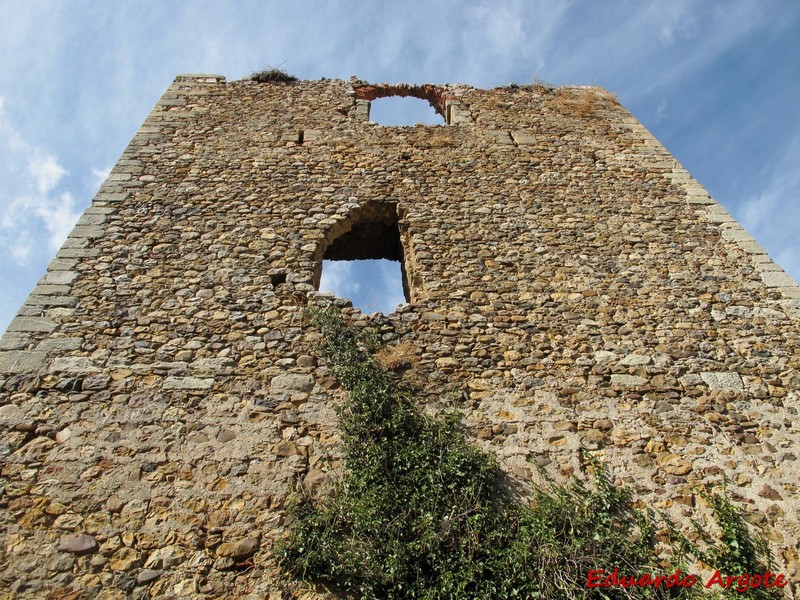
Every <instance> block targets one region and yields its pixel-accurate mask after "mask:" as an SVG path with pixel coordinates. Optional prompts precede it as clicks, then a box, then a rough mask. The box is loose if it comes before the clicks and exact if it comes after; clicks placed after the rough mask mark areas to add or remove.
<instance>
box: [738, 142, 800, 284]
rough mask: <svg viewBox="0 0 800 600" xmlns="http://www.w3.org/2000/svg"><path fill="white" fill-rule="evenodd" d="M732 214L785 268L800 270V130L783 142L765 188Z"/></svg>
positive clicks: (791, 271) (799, 271)
mask: <svg viewBox="0 0 800 600" xmlns="http://www.w3.org/2000/svg"><path fill="white" fill-rule="evenodd" d="M733 212H734V216H735V217H737V219H738V220H739V221H740V222H741V223H742V225H743V226H744V228H745V229H747V230H748V231H749V232H750V233H751V234H752V235H753V236H754V237H756V238H757V239H758V240H760V241H761V244H762V245H763V246H764V248H765V249H766V250H767V252H769V253H770V255H771V256H772V257H773V258H774V259H775V260H777V261H778V262H779V263H780V264H781V265H782V266H783V267H784V268H785V269H786V270H787V271H789V272H790V273H793V274H794V277H795V279H797V278H798V274H800V239H798V237H797V229H798V225H799V224H800V134H798V135H795V137H794V138H793V139H792V140H791V141H790V142H789V143H788V144H787V145H786V147H785V148H784V151H783V158H782V159H781V160H780V161H778V163H777V164H775V165H774V166H773V168H772V173H771V176H770V179H769V182H768V185H767V186H766V188H765V189H764V190H763V191H762V192H761V193H760V194H758V195H757V196H755V197H753V198H750V199H746V200H745V201H744V202H743V203H742V204H741V205H740V206H738V207H736V208H735V209H734V211H733Z"/></svg>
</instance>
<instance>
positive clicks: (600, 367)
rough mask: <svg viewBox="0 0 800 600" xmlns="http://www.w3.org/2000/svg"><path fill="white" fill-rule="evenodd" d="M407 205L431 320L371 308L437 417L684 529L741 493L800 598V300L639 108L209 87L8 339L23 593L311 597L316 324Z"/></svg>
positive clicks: (173, 94)
mask: <svg viewBox="0 0 800 600" xmlns="http://www.w3.org/2000/svg"><path fill="white" fill-rule="evenodd" d="M391 94H400V95H408V94H410V95H416V96H418V97H423V98H426V99H428V100H430V101H431V102H434V103H435V104H436V105H437V109H438V110H440V112H443V113H444V114H445V116H446V119H447V122H448V124H447V125H443V126H432V127H431V126H421V125H420V126H415V127H381V126H378V125H375V124H371V123H369V122H368V120H367V119H368V114H369V100H371V99H375V98H380V97H382V96H385V95H391ZM387 206H388V208H387ZM378 208H379V209H380V210H378ZM387 210H390V211H396V215H397V222H398V227H399V232H400V233H399V235H400V240H401V242H402V245H403V254H404V266H405V270H406V276H407V281H408V287H409V296H410V299H411V303H410V304H407V305H402V306H401V307H399V308H398V310H397V311H396V312H395V313H393V314H391V315H380V314H378V315H362V314H361V313H360V312H358V311H357V310H355V309H352V308H346V309H345V310H346V312H347V313H348V314H349V315H350V318H351V320H352V322H353V323H354V324H356V325H357V326H367V325H371V326H377V327H378V328H379V330H380V332H381V334H382V336H383V338H384V340H385V341H386V342H387V344H388V346H389V349H388V350H386V354H387V356H388V358H387V356H385V357H384V360H385V362H386V364H388V365H389V366H392V367H396V371H397V374H398V376H400V375H401V374H402V376H403V377H405V378H407V379H408V380H410V381H412V382H414V383H415V384H416V385H418V386H419V387H420V394H419V398H420V401H422V402H425V403H426V404H427V405H428V408H429V410H439V409H441V408H442V407H446V406H453V407H457V408H458V409H460V410H462V411H463V413H464V415H465V419H466V423H467V425H468V427H469V431H470V433H471V435H473V436H474V438H475V439H476V440H477V441H478V443H480V444H482V445H484V446H485V447H486V448H487V449H490V450H491V451H493V452H495V453H496V454H497V456H498V457H499V459H500V461H501V464H502V466H503V468H504V469H505V470H506V471H507V472H508V473H509V474H510V475H511V476H512V477H514V478H515V479H516V480H517V481H518V482H520V484H522V486H523V487H524V486H525V485H529V484H531V483H535V482H536V481H538V477H539V475H538V472H537V468H536V467H537V465H539V466H543V467H545V469H547V470H548V471H549V472H550V473H551V474H553V475H554V476H556V477H557V478H565V477H567V476H569V475H570V474H572V473H577V474H580V468H581V465H580V460H579V458H580V457H579V448H581V447H584V448H586V449H588V450H589V451H590V452H591V453H593V454H594V455H595V456H596V457H597V458H598V459H600V460H602V461H604V462H605V463H606V464H607V465H608V468H609V470H610V473H611V474H612V475H613V477H614V478H615V480H616V481H617V482H618V483H621V484H625V485H627V486H630V487H631V488H632V489H633V491H634V493H635V495H636V497H637V498H638V499H639V502H640V503H641V505H642V506H651V507H654V508H657V509H660V510H664V511H666V512H668V513H669V514H670V515H671V516H672V518H673V519H674V520H675V521H676V522H677V523H679V524H680V525H683V526H686V527H687V531H688V519H689V517H690V516H691V517H694V518H697V519H699V520H700V521H701V522H708V517H709V515H708V511H707V508H706V507H705V505H704V502H703V500H702V497H701V495H699V494H698V492H699V491H700V490H702V489H703V488H704V486H708V485H712V484H716V483H719V482H721V481H722V479H723V477H724V476H726V477H727V478H728V479H729V481H730V483H729V488H730V491H731V493H732V494H733V496H734V497H735V498H736V499H737V501H738V502H740V503H741V505H742V506H744V507H745V509H746V511H747V513H748V519H749V520H750V521H751V522H753V523H756V524H758V525H760V526H762V527H763V528H764V530H765V532H766V534H767V536H768V538H769V539H770V541H771V543H772V545H773V550H774V551H775V553H776V556H777V558H778V563H779V567H780V569H781V572H784V573H786V574H787V576H788V577H789V578H791V579H792V580H793V581H795V582H797V581H798V579H799V578H800V562H799V561H798V550H800V546H798V544H799V543H800V525H798V517H800V514H798V500H797V492H798V477H797V471H796V468H797V467H796V465H797V458H798V456H797V454H798V452H797V447H798V442H799V441H800V433H799V432H798V425H797V421H796V416H797V409H798V403H799V401H800V373H798V367H799V366H800V329H799V328H798V320H799V319H800V288H798V287H797V286H796V284H795V283H794V282H793V281H792V280H791V278H790V277H789V276H788V275H786V274H785V273H784V272H783V271H782V270H781V269H780V267H778V266H777V265H776V264H774V263H773V262H772V261H771V260H770V259H769V257H768V256H767V255H766V254H765V253H764V251H763V250H762V249H761V248H760V247H759V246H758V245H757V244H756V243H755V242H754V241H753V240H752V238H751V237H750V236H749V235H748V234H747V233H746V232H745V231H744V230H742V229H741V228H740V227H739V226H738V225H737V224H736V223H735V221H734V220H733V219H732V218H731V217H730V215H729V214H728V213H727V212H726V211H725V210H724V209H723V208H722V207H721V206H720V205H719V204H718V203H716V202H715V201H714V200H712V199H711V198H709V196H708V194H707V193H706V192H705V191H704V190H703V189H702V188H701V187H700V186H699V185H698V184H697V183H696V182H695V181H694V180H693V179H692V178H691V177H690V176H689V175H688V174H687V173H686V171H685V170H684V169H683V168H682V167H681V166H680V165H679V164H678V163H677V162H676V161H675V160H674V159H673V158H672V157H671V156H670V155H669V153H668V152H666V150H665V149H664V148H663V147H662V146H661V145H660V144H659V143H658V142H657V141H656V140H655V139H653V138H652V136H651V135H650V134H649V133H648V132H647V131H646V130H645V129H644V128H643V127H642V126H641V125H640V124H639V123H637V122H636V121H635V119H633V118H632V117H631V116H630V114H628V113H627V112H626V111H625V110H624V109H623V108H622V107H620V106H619V105H618V103H617V102H616V101H615V100H614V99H613V97H611V96H610V95H609V94H607V93H606V92H604V91H603V90H600V89H597V88H561V89H558V90H555V89H550V88H548V87H546V86H541V85H539V86H522V87H516V86H509V87H506V88H500V89H494V90H477V89H472V88H469V87H466V86H458V85H448V86H380V85H378V86H375V85H371V86H368V85H367V84H366V82H361V81H358V80H355V79H354V80H351V81H349V82H345V81H336V80H333V81H331V80H320V81H302V82H297V83H293V84H287V83H270V84H259V83H255V82H252V81H238V82H232V83H226V82H225V81H224V78H222V77H218V76H209V75H184V76H180V77H178V78H177V79H176V80H175V82H174V83H173V84H172V85H171V86H170V88H169V89H168V90H167V92H166V93H165V94H164V96H163V97H162V98H161V100H160V101H159V102H158V104H157V105H156V107H155V108H154V109H153V111H152V113H151V114H150V115H149V117H148V118H147V120H146V121H145V123H144V125H143V126H142V127H141V128H140V130H139V131H138V133H137V134H136V136H135V137H134V139H133V140H132V141H131V143H130V145H129V146H128V148H127V149H126V150H125V152H124V153H123V155H122V157H121V158H120V160H119V162H118V163H117V165H116V167H115V168H114V170H113V171H112V172H111V174H110V175H109V177H108V179H107V180H106V182H105V184H104V185H103V186H102V188H101V189H100V191H99V193H98V194H97V196H96V198H95V199H94V202H93V203H92V206H91V207H90V208H89V209H88V210H87V211H86V213H85V214H84V215H83V216H82V217H81V219H80V221H79V222H78V225H77V226H76V227H75V229H74V230H73V232H72V234H71V235H70V237H69V238H68V240H67V241H66V243H65V244H64V246H63V247H62V249H61V250H60V251H59V253H58V255H57V256H56V258H55V260H53V262H52V263H51V264H50V267H49V269H48V272H47V273H46V274H45V275H44V277H43V278H42V279H41V281H40V283H39V285H38V286H37V287H36V289H35V290H34V291H33V293H32V295H31V296H30V297H29V298H28V300H27V301H26V303H25V304H24V305H23V307H22V308H21V309H20V312H19V314H18V316H17V318H16V319H14V321H13V322H12V323H11V325H10V326H9V328H8V331H7V332H6V334H5V335H4V336H3V338H2V341H0V373H1V374H0V431H2V435H1V436H0V456H2V471H1V472H0V477H1V479H0V547H1V548H2V553H0V597H3V598H5V597H9V598H10V597H25V598H44V597H48V598H149V597H159V598H204V597H229V598H270V599H277V598H287V597H302V598H312V597H316V595H315V593H314V592H310V591H308V589H307V588H306V587H304V586H303V585H302V584H298V583H293V582H287V581H285V580H284V579H283V578H281V576H280V572H279V570H278V569H277V567H276V565H275V561H274V552H273V551H274V544H275V542H276V540H278V539H280V538H281V537H282V535H283V534H284V532H285V528H284V527H285V518H286V510H287V504H288V502H289V501H290V499H291V497H292V494H293V493H294V492H295V490H297V489H299V487H300V486H304V487H306V488H307V489H309V490H312V491H314V492H316V493H324V489H325V486H326V485H327V483H328V482H329V480H330V477H331V476H332V475H333V474H334V473H335V471H336V469H337V468H338V466H339V463H338V460H337V444H336V442H337V432H336V413H335V406H336V403H337V402H338V401H339V400H340V399H341V395H342V393H343V392H342V390H340V389H339V387H338V385H337V383H336V382H335V381H334V380H333V379H332V378H331V377H330V375H329V374H328V372H327V369H326V366H325V363H324V360H323V359H322V358H320V357H318V356H317V355H316V354H315V342H316V337H315V334H314V333H313V332H310V331H309V330H308V329H307V328H306V327H305V325H304V319H303V310H304V308H305V306H306V305H307V304H309V303H313V302H316V301H317V297H318V296H320V294H319V292H316V291H315V285H317V283H318V281H319V276H320V269H321V259H322V256H323V254H324V252H325V249H326V248H327V247H328V246H329V245H330V244H331V243H332V242H333V241H334V240H335V239H336V238H337V237H338V236H340V235H342V234H344V233H346V232H347V231H348V230H349V229H350V228H351V227H352V225H353V223H354V222H355V221H358V220H359V219H361V220H362V221H363V219H364V218H367V219H368V217H369V215H370V214H371V213H370V211H376V214H377V212H381V214H385V213H386V211H387ZM364 215H366V217H365V216H364ZM323 296H324V295H323ZM339 304H340V305H344V306H346V303H343V302H339ZM392 352H395V355H394V356H392V355H391V353H392ZM304 590H305V591H304ZM292 594H295V595H296V596H293V595H292Z"/></svg>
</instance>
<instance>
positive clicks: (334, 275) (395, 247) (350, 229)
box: [319, 203, 410, 314]
mask: <svg viewBox="0 0 800 600" xmlns="http://www.w3.org/2000/svg"><path fill="white" fill-rule="evenodd" d="M398 221H399V219H398V215H397V209H396V205H395V204H392V203H373V204H370V205H367V206H365V207H362V208H361V209H357V210H356V211H354V212H353V214H352V215H351V218H350V220H349V221H348V222H346V223H343V224H341V227H340V231H341V233H340V234H339V235H338V236H335V233H334V234H333V235H334V236H335V237H334V239H333V240H332V241H331V242H330V243H329V245H328V246H327V248H326V249H325V252H324V254H323V256H322V273H321V277H320V285H319V289H320V291H332V292H333V293H334V294H336V295H337V296H339V297H340V298H347V299H349V300H351V301H352V302H353V306H356V307H357V308H359V309H361V311H362V312H365V313H372V312H376V311H380V312H382V313H384V314H386V313H390V312H394V310H395V309H396V308H397V306H398V305H399V304H402V303H404V302H409V301H410V296H409V287H408V279H407V277H406V272H405V261H404V256H403V244H402V241H401V239H400V229H399V224H398Z"/></svg>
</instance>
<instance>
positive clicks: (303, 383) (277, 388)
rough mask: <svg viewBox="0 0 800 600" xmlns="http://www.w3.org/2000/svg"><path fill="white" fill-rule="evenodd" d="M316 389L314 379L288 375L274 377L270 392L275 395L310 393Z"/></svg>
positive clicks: (306, 376) (295, 374) (294, 374)
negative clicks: (281, 393)
mask: <svg viewBox="0 0 800 600" xmlns="http://www.w3.org/2000/svg"><path fill="white" fill-rule="evenodd" d="M312 389H314V377H313V376H312V375H305V374H300V373H287V374H286V375H278V376H277V377H273V378H272V381H271V382H270V391H272V393H273V394H277V393H280V392H310V391H311V390H312Z"/></svg>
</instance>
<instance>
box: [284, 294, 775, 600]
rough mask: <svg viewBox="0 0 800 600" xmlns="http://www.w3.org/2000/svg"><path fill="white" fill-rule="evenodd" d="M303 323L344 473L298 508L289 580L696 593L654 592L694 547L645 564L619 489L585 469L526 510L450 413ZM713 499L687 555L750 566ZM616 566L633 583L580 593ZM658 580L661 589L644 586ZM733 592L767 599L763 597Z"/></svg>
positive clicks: (529, 594) (437, 591)
mask: <svg viewBox="0 0 800 600" xmlns="http://www.w3.org/2000/svg"><path fill="white" fill-rule="evenodd" d="M310 322H311V324H312V325H313V326H315V327H317V328H319V329H320V330H321V332H322V334H323V339H324V342H323V347H322V350H323V352H324V354H325V355H326V357H327V360H328V364H329V366H330V368H331V370H332V371H333V374H334V375H335V376H336V377H337V378H338V379H339V380H340V381H341V383H342V384H343V385H344V386H345V387H346V388H347V390H348V391H349V395H348V398H347V400H346V401H345V402H344V404H343V405H342V406H341V407H340V410H339V416H340V427H341V431H342V440H343V449H342V450H343V458H344V465H345V470H344V473H343V474H342V478H341V480H340V481H339V482H338V483H337V484H336V485H335V486H334V488H333V489H332V490H331V491H330V493H329V494H326V495H325V496H323V497H320V498H318V499H312V498H310V497H305V496H304V497H300V498H298V499H297V502H296V506H295V508H294V512H293V522H292V526H291V533H290V535H289V537H288V539H287V540H286V541H285V543H284V544H283V545H282V546H281V547H280V548H279V550H278V555H279V560H280V562H281V564H282V566H283V568H284V569H286V570H287V571H288V572H289V573H291V574H292V575H294V576H296V577H300V578H303V579H306V580H311V581H316V582H322V583H325V584H327V585H329V586H332V587H333V588H335V589H341V590H345V591H347V592H350V593H354V594H357V595H358V596H360V597H364V598H429V599H434V598H448V599H458V598H464V599H470V600H472V599H477V598H661V597H664V598H666V597H684V598H685V597H693V596H696V595H698V594H699V593H700V589H702V588H703V585H702V582H698V583H697V584H696V585H695V586H692V587H682V586H679V585H670V586H667V578H668V576H669V575H671V574H675V573H676V572H677V569H679V568H681V565H680V561H679V558H680V556H681V555H682V553H683V552H688V553H691V552H692V551H693V550H695V551H696V552H697V553H699V552H700V551H699V550H697V549H696V548H694V546H693V545H692V544H691V543H690V542H689V541H688V540H687V539H686V538H685V537H683V536H680V535H678V534H675V536H674V538H675V540H676V545H675V548H676V557H677V559H678V560H676V564H674V565H664V564H660V563H658V562H657V560H656V554H655V551H654V531H653V523H652V518H651V516H649V515H648V514H645V513H643V512H640V511H636V510H634V509H633V508H632V506H631V496H630V493H629V491H628V490H626V489H620V488H616V487H615V486H613V485H612V483H611V481H610V480H609V478H608V477H607V475H606V473H605V471H604V470H603V469H602V468H600V467H599V466H598V465H594V468H593V472H594V476H593V479H592V482H591V484H590V485H587V484H584V483H581V482H579V481H577V480H574V481H573V482H572V483H571V484H569V485H567V486H559V485H556V484H555V483H554V482H552V481H548V482H547V484H546V485H545V486H543V487H542V488H539V489H535V490H534V491H533V494H532V498H530V502H529V503H524V502H521V501H520V500H519V499H517V498H515V497H514V495H513V494H512V493H511V492H510V491H509V486H508V485H507V482H506V481H504V479H503V476H502V474H501V471H500V469H499V468H498V466H497V463H496V461H495V459H494V457H493V455H491V454H488V453H486V452H484V451H482V450H481V449H479V448H478V447H477V446H476V445H473V444H471V443H469V442H468V440H467V438H466V435H465V430H464V428H463V425H462V423H461V419H460V417H459V415H458V414H456V413H447V414H442V415H439V416H430V415H427V414H424V413H423V412H422V411H420V410H419V409H418V408H417V406H416V405H415V404H414V402H413V399H412V397H410V395H408V394H407V393H405V392H404V391H402V390H401V389H399V388H398V387H397V385H396V384H395V383H394V381H393V380H392V379H391V377H389V375H388V374H387V373H386V372H384V371H383V370H382V369H381V368H380V367H379V366H378V365H377V364H376V363H375V361H374V360H373V359H372V356H371V354H370V352H368V351H367V346H368V344H367V343H365V340H364V339H360V338H359V336H358V335H357V334H356V333H355V332H354V331H353V330H351V329H349V328H348V327H347V326H346V324H345V322H344V320H343V319H342V317H341V315H340V314H339V313H338V311H337V310H336V309H334V308H332V307H330V306H326V307H322V308H319V309H315V310H314V311H312V312H311V315H310ZM715 498H719V497H718V496H715ZM720 502H721V503H720V504H719V505H718V506H715V508H717V514H718V520H719V518H720V517H719V516H720V515H722V517H721V518H722V520H721V521H720V522H721V523H723V524H726V526H725V527H724V529H723V531H724V532H727V533H725V534H724V535H723V539H722V540H721V541H719V542H717V543H716V545H714V542H713V541H712V545H711V546H709V547H710V548H711V549H710V550H707V551H705V552H704V553H702V556H699V557H700V558H702V559H704V560H707V561H711V564H714V563H716V564H720V565H725V566H727V567H731V566H732V567H733V568H736V569H739V570H749V571H750V572H756V571H758V570H761V571H763V569H762V564H761V560H760V559H761V556H762V554H759V552H758V548H760V547H759V546H758V544H757V543H752V538H751V537H750V532H749V529H748V528H747V526H746V524H744V521H743V520H742V519H741V515H740V514H739V513H738V512H737V511H736V509H735V508H734V507H732V505H730V503H729V502H728V501H727V500H725V499H724V498H723V499H722V500H720ZM726 536H727V537H726ZM615 569H616V570H617V572H618V573H619V574H620V577H634V578H635V579H634V580H627V581H628V583H630V582H631V581H634V582H638V585H637V584H636V583H634V585H627V586H623V585H612V586H609V587H603V586H602V585H601V586H598V587H591V586H590V585H589V584H590V583H591V582H592V581H601V582H602V581H603V578H604V577H607V576H608V574H613V573H614V571H615ZM599 570H602V571H603V575H600V574H598V571H599ZM684 571H685V570H684ZM737 575H738V573H737ZM645 576H647V578H648V579H643V578H644V577H645ZM659 576H660V577H662V578H663V579H662V580H661V582H662V584H659V585H648V584H647V582H648V581H650V582H654V581H655V578H656V577H659ZM681 577H682V580H683V581H684V582H685V581H686V576H685V574H684V575H683V576H681ZM592 578H594V579H592ZM678 579H681V578H680V577H679V578H678ZM725 593H729V592H727V591H726V592H725ZM736 596H737V597H740V598H741V597H752V598H758V597H764V598H767V597H771V596H770V595H769V594H766V593H764V590H763V589H757V590H750V591H748V592H747V593H746V595H744V596H743V595H742V594H740V593H736Z"/></svg>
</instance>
